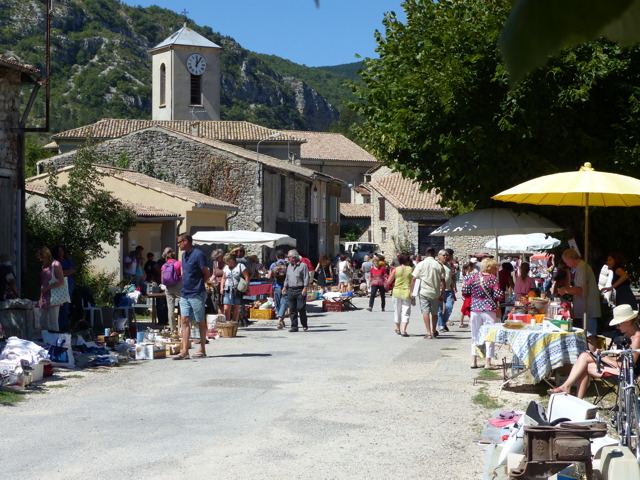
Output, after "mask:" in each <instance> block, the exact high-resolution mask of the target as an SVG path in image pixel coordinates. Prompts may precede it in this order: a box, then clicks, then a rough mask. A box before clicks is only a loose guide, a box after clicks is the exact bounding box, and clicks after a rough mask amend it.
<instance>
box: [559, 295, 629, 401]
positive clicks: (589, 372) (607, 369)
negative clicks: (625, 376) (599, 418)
mask: <svg viewBox="0 0 640 480" xmlns="http://www.w3.org/2000/svg"><path fill="white" fill-rule="evenodd" d="M609 325H611V326H612V327H613V326H617V327H618V330H620V333H622V334H623V335H624V336H625V337H627V338H629V339H630V340H631V347H630V348H632V349H640V327H639V326H638V310H633V309H632V308H631V305H618V306H617V307H616V308H614V309H613V320H611V322H609ZM597 353H598V352H597V351H596V352H595V354H594V353H592V352H583V353H581V354H580V356H579V357H578V361H577V362H576V363H575V364H574V365H573V367H572V368H571V373H569V377H568V378H567V380H566V381H565V382H564V383H563V384H562V385H560V386H559V387H557V388H551V389H549V390H547V393H550V394H551V393H562V392H564V393H570V392H571V387H572V386H573V384H574V383H575V384H577V386H578V392H577V395H576V396H577V397H578V398H584V397H585V395H586V394H587V387H589V379H590V377H593V378H601V377H603V376H611V375H614V376H615V375H618V374H619V372H620V368H619V364H618V362H610V361H607V360H601V363H602V368H601V371H600V372H598V366H597V365H596V358H597V357H596V355H597ZM633 360H634V363H635V367H634V370H635V369H638V370H637V371H639V372H640V354H634V355H633Z"/></svg>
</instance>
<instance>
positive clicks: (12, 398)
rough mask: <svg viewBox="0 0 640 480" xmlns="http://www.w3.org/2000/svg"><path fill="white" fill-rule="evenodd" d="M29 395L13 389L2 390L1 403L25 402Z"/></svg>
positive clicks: (0, 394)
mask: <svg viewBox="0 0 640 480" xmlns="http://www.w3.org/2000/svg"><path fill="white" fill-rule="evenodd" d="M26 399H27V397H26V396H25V395H24V394H22V393H18V392H13V391H11V390H0V404H5V405H6V404H11V403H18V402H24V401H25V400H26Z"/></svg>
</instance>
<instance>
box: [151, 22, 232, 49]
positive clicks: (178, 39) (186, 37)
mask: <svg viewBox="0 0 640 480" xmlns="http://www.w3.org/2000/svg"><path fill="white" fill-rule="evenodd" d="M172 45H186V46H189V47H209V48H222V47H221V46H220V45H216V44H215V43H213V42H212V41H211V40H209V39H207V38H205V37H203V36H202V35H200V34H199V33H198V32H194V31H193V30H191V29H190V28H189V27H187V24H186V23H185V25H184V26H183V27H182V28H181V29H180V30H178V31H177V32H175V33H172V34H171V35H169V36H168V37H167V38H165V39H164V40H163V41H161V42H160V43H159V44H158V45H156V46H155V47H153V48H152V49H151V51H153V50H157V49H158V48H163V47H170V46H172Z"/></svg>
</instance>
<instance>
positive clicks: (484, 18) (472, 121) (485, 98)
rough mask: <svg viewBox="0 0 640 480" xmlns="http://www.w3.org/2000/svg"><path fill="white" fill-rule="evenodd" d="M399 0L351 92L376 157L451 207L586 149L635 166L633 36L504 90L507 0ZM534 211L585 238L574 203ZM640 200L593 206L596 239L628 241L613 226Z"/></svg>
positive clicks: (570, 57) (638, 147)
mask: <svg viewBox="0 0 640 480" xmlns="http://www.w3.org/2000/svg"><path fill="white" fill-rule="evenodd" d="M403 5H404V8H405V10H406V14H407V20H406V22H405V23H402V22H400V21H399V20H398V19H397V17H396V16H395V14H394V13H393V12H391V13H389V14H388V15H386V16H385V18H384V21H383V25H384V32H378V33H377V42H378V48H377V52H378V53H379V55H380V58H379V59H366V60H365V62H364V68H363V70H362V73H361V76H362V79H363V82H364V86H362V87H358V86H356V87H355V89H356V95H357V97H358V102H354V103H352V104H351V106H352V108H354V109H355V110H356V112H357V113H358V114H360V115H361V116H362V117H363V118H364V122H363V124H362V126H361V127H360V128H359V134H360V136H361V138H362V140H363V141H364V144H365V146H366V148H368V149H369V151H372V152H373V153H374V154H375V155H376V156H377V157H378V158H380V159H382V160H383V161H385V162H386V163H387V164H388V165H390V166H391V167H392V168H394V169H395V170H397V171H399V172H401V173H402V174H403V175H404V176H405V177H408V178H415V179H417V180H418V181H419V182H421V184H422V185H423V187H424V188H427V189H433V190H435V191H437V192H438V193H440V194H441V196H442V199H443V204H444V205H445V206H453V207H456V208H458V209H459V208H462V209H464V208H468V207H477V208H483V207H491V206H501V207H502V206H507V205H506V204H504V203H501V202H493V201H491V196H492V195H495V194H496V193H498V192H500V191H502V190H504V189H507V188H509V187H512V186H514V185H516V184H518V183H521V182H522V181H524V180H527V179H530V178H534V177H537V176H540V175H544V174H550V173H556V172H560V171H569V170H577V169H578V168H579V167H580V166H581V165H582V164H583V163H584V162H585V161H590V162H591V163H592V164H593V165H594V166H595V168H596V169H597V170H604V171H615V172H617V173H622V174H629V175H632V176H633V175H635V173H636V172H637V164H638V160H639V159H640V143H638V136H637V132H638V127H639V126H640V125H638V112H639V111H640V103H639V101H640V91H639V90H638V85H639V84H640V68H639V67H638V65H639V64H640V62H639V60H640V50H638V48H631V49H628V50H623V49H621V48H620V47H619V46H618V45H616V44H614V43H611V42H608V41H606V40H604V39H600V40H597V41H594V42H591V43H588V44H584V45H580V46H578V47H575V48H571V49H565V50H563V51H562V52H561V53H560V55H559V56H557V57H556V58H553V59H551V60H550V61H549V62H548V64H547V65H546V66H545V67H544V68H540V69H537V70H535V71H534V72H532V73H531V74H530V75H529V76H528V77H527V78H526V79H525V80H523V81H522V82H520V83H519V84H518V85H516V86H515V87H514V88H513V89H511V90H510V88H509V81H508V75H507V73H506V71H505V68H504V65H503V64H502V61H501V57H500V53H499V50H498V38H499V35H500V31H501V28H502V25H504V22H505V21H506V18H507V15H508V13H509V10H510V7H511V4H510V2H509V1H508V0H463V1H453V0H445V1H440V2H437V3H435V2H427V1H418V0H408V1H406V2H405V3H404V4H403ZM519 208H526V209H529V208H530V207H528V206H527V207H519ZM538 211H540V213H543V214H547V215H548V216H550V217H552V218H555V219H557V220H558V221H559V222H560V223H561V224H562V225H565V226H567V227H569V229H570V230H571V231H573V232H575V233H576V237H577V240H578V242H579V244H581V238H580V237H581V235H580V232H581V229H582V221H583V220H582V219H581V218H580V212H579V211H577V210H576V209H559V208H548V209H539V210H538ZM638 211H639V210H638V209H626V210H623V209H606V210H604V209H601V210H600V211H595V212H593V214H592V215H596V216H598V217H599V221H600V220H601V221H602V224H598V223H596V222H594V223H593V225H594V226H596V225H597V227H596V228H593V229H592V232H594V234H596V235H594V237H593V240H594V242H593V243H592V245H593V248H594V249H600V253H601V254H604V253H605V251H606V250H608V249H616V248H619V249H621V250H622V251H625V252H628V251H629V249H630V248H633V249H635V248H636V247H630V246H629V245H630V243H631V242H633V240H632V239H631V237H629V236H628V237H626V238H625V239H622V238H621V237H620V235H615V234H614V233H611V234H609V233H608V232H616V231H618V229H619V228H620V225H631V224H635V223H637V222H638V219H639V218H640V215H639V213H638ZM603 212H604V213H603ZM454 213H455V212H454ZM592 219H593V216H592ZM598 235H599V237H598ZM630 235H632V236H634V239H635V236H636V234H635V233H632V234H630ZM637 240H640V238H639V239H637ZM623 242H624V243H623ZM637 243H638V242H635V244H637ZM628 256H631V255H630V254H629V255H628ZM590 257H591V258H593V259H594V261H599V260H600V259H599V257H598V255H590Z"/></svg>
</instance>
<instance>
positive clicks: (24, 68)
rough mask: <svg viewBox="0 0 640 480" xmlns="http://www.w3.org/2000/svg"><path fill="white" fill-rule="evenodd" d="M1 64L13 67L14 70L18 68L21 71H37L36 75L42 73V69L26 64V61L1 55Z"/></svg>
mask: <svg viewBox="0 0 640 480" xmlns="http://www.w3.org/2000/svg"><path fill="white" fill-rule="evenodd" d="M0 66H2V67H7V68H12V69H13V70H18V71H20V72H25V73H35V74H36V75H40V70H39V69H37V68H35V67H33V66H31V65H25V64H24V63H20V62H18V61H17V60H14V59H12V58H7V57H3V56H1V55H0Z"/></svg>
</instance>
